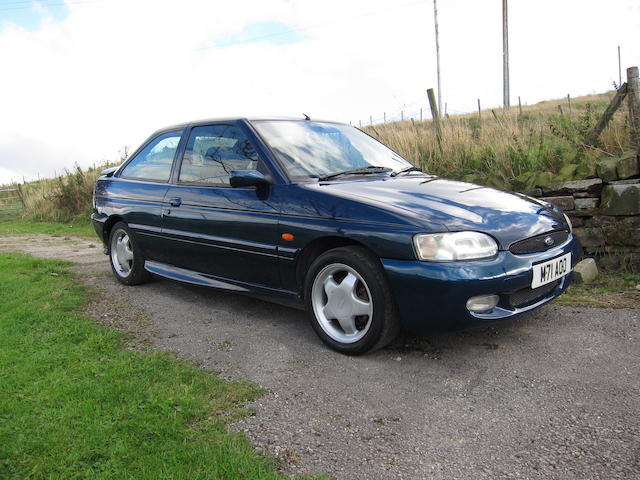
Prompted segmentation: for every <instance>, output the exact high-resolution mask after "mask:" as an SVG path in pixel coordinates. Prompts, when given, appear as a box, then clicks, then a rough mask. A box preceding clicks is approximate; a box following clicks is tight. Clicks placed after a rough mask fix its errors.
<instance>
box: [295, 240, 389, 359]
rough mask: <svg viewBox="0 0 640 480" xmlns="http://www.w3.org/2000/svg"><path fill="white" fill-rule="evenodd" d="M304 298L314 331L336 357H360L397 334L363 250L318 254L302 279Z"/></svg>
mask: <svg viewBox="0 0 640 480" xmlns="http://www.w3.org/2000/svg"><path fill="white" fill-rule="evenodd" d="M305 299H306V303H307V310H308V311H309V314H310V317H311V323H312V325H313V328H314V330H315V331H316V333H317V334H318V336H319V337H320V338H321V339H322V341H323V342H325V343H326V344H327V345H329V346H330V347H331V348H333V349H334V350H337V351H339V352H342V353H346V354H350V355H358V354H362V353H365V352H367V351H370V350H374V349H378V348H381V347H384V346H385V345H387V344H388V343H389V342H391V341H392V340H393V339H394V338H395V336H396V335H397V334H398V331H399V328H400V321H399V318H398V314H397V309H396V306H395V301H394V299H393V297H392V295H391V290H390V289H389V286H388V284H387V280H386V278H385V276H384V272H383V271H382V267H381V266H380V262H379V261H378V259H377V258H375V257H374V256H373V255H372V254H371V253H369V252H368V251H367V250H366V249H364V248H362V247H340V248H336V249H333V250H329V251H328V252H325V253H324V254H322V255H320V256H319V257H318V258H317V259H316V260H315V261H314V262H313V263H312V265H311V267H310V269H309V272H308V274H307V278H306V282H305Z"/></svg>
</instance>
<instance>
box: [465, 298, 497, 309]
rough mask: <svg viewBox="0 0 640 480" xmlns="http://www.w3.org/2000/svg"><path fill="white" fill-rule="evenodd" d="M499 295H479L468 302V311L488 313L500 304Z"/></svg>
mask: <svg viewBox="0 0 640 480" xmlns="http://www.w3.org/2000/svg"><path fill="white" fill-rule="evenodd" d="M499 299H500V297H498V295H478V296H477V297H471V298H470V299H469V300H467V310H469V311H470V312H476V313H480V312H488V311H489V310H493V307H495V306H496V305H497V304H498V300H499Z"/></svg>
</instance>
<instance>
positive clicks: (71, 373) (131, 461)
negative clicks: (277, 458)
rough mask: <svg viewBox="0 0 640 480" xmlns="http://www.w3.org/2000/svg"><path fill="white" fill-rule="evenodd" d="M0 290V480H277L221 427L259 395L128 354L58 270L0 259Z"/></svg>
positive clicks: (270, 465) (165, 358) (164, 358)
mask: <svg viewBox="0 0 640 480" xmlns="http://www.w3.org/2000/svg"><path fill="white" fill-rule="evenodd" d="M0 292H1V293H0V298H1V301H0V392H2V394H1V395H0V478H3V479H10V478H30V479H62V478H64V479H79V478H92V479H103V478H104V479H114V478H121V479H134V478H135V479H150V480H151V479H153V480H156V479H173V478H175V479H178V478H179V479H186V478H188V479H190V480H195V479H205V478H206V479H222V478H224V479H234V478H237V479H240V478H242V479H257V478H260V479H275V478H279V477H278V475H277V474H276V472H275V465H274V462H273V461H272V460H270V459H268V458H266V457H261V456H258V455H257V454H256V453H255V452H254V451H253V450H252V448H251V446H250V444H249V442H248V441H247V440H246V438H245V437H244V436H243V435H240V434H234V433H230V432H229V431H228V430H227V427H226V423H227V422H228V421H229V419H233V418H237V417H238V415H241V414H242V406H241V404H242V402H245V401H248V400H251V399H253V398H255V397H256V396H258V395H259V394H260V390H259V388H257V387H256V386H254V385H252V384H250V383H247V382H226V381H224V380H221V379H220V378H218V377H216V376H214V375H213V374H210V373H208V372H205V371H203V370H199V369H198V368H196V367H195V366H194V365H192V364H190V363H188V362H185V361H181V360H178V359H176V358H174V357H172V356H171V355H169V354H167V353H163V352H151V353H138V352H134V351H131V350H127V349H126V348H125V347H124V341H123V338H122V336H121V335H120V334H118V333H116V332H114V331H113V330H110V329H108V328H105V327H100V326H97V325H96V324H95V323H93V322H92V321H91V320H90V319H88V318H86V317H85V316H84V315H83V314H82V307H83V305H84V304H85V298H86V295H85V292H84V288H83V287H82V286H81V285H79V284H78V283H76V282H74V280H73V278H72V274H71V273H70V272H69V270H68V269H67V268H66V264H65V263H63V262H60V261H56V260H43V259H37V258H33V257H30V256H27V255H23V254H17V253H10V254H0Z"/></svg>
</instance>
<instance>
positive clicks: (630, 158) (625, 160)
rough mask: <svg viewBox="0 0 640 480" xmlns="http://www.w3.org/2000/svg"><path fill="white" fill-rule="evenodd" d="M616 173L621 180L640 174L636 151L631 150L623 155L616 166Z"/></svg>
mask: <svg viewBox="0 0 640 480" xmlns="http://www.w3.org/2000/svg"><path fill="white" fill-rule="evenodd" d="M616 173H617V174H618V178H619V179H621V180H624V179H626V178H630V177H635V176H636V175H640V168H639V167H638V154H637V153H636V152H634V151H630V152H627V153H626V154H625V155H623V156H621V157H620V160H618V165H617V166H616Z"/></svg>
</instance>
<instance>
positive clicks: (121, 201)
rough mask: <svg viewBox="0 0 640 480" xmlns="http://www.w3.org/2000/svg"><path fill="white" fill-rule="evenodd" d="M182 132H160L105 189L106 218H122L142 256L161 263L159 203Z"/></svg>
mask: <svg viewBox="0 0 640 480" xmlns="http://www.w3.org/2000/svg"><path fill="white" fill-rule="evenodd" d="M181 135H182V130H175V131H169V132H164V133H161V134H158V135H156V136H155V137H152V138H151V139H150V140H148V141H147V142H146V143H145V144H144V145H143V146H142V147H141V148H140V149H139V150H138V151H137V152H136V153H134V155H133V156H132V157H131V158H130V159H129V160H128V161H127V163H126V164H125V165H124V166H123V167H122V168H121V169H120V170H119V171H118V172H117V173H116V175H114V176H113V177H112V178H111V179H110V182H109V185H108V186H106V188H105V191H108V197H107V198H106V203H107V205H106V207H107V209H108V211H109V212H110V213H109V214H110V215H118V216H119V217H121V218H123V219H124V221H125V222H126V223H127V224H128V225H129V228H131V229H132V230H133V232H134V234H135V237H136V240H137V242H138V246H139V247H140V249H141V250H142V254H143V256H144V257H145V258H146V259H149V260H161V259H162V252H163V246H162V239H161V238H160V237H159V234H160V231H161V228H162V202H163V200H164V198H165V194H166V192H167V189H168V182H169V179H170V176H171V171H172V166H173V162H174V159H175V157H176V156H177V151H178V145H179V143H180V139H181Z"/></svg>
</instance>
